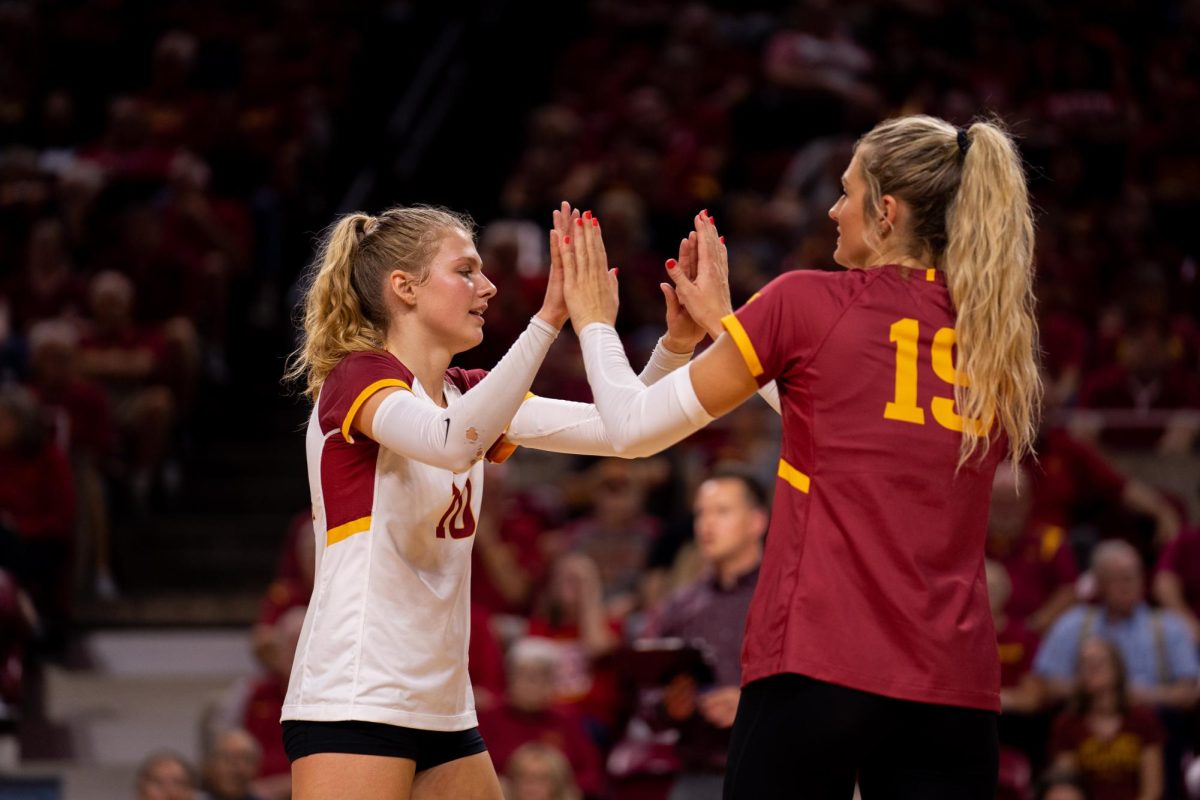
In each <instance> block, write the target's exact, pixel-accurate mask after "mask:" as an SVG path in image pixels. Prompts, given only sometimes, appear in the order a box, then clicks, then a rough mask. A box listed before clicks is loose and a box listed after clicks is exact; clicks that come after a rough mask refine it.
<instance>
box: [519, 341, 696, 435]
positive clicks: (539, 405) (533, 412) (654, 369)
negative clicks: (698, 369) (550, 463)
mask: <svg viewBox="0 0 1200 800" xmlns="http://www.w3.org/2000/svg"><path fill="white" fill-rule="evenodd" d="M691 357H692V354H691V353H690V352H689V353H675V352H672V351H670V350H668V349H667V348H665V347H663V343H662V339H659V340H658V344H656V345H655V346H654V352H653V353H651V354H650V360H649V361H647V362H646V366H645V367H644V368H643V369H642V372H641V374H640V375H638V380H639V381H641V382H642V383H643V384H645V385H646V386H650V385H652V384H654V383H657V382H658V381H660V380H662V378H664V377H666V376H667V375H670V374H671V373H672V372H674V371H675V370H677V369H679V368H680V367H682V366H685V365H686V364H687V363H688V361H689V360H691ZM504 438H506V439H507V440H508V441H510V442H512V443H513V444H517V445H520V446H521V447H532V448H534V449H535V450H548V451H550V452H552V453H572V454H574V455H581V456H617V455H620V456H625V457H626V458H636V457H638V456H641V455H651V454H652V453H653V452H654V451H647V452H645V453H641V452H638V451H636V450H634V451H625V452H618V451H617V450H616V449H615V448H614V447H613V443H612V441H611V440H610V439H609V437H608V432H607V431H606V430H605V429H604V420H602V419H601V418H600V412H598V411H596V406H594V405H592V404H591V403H573V402H571V401H569V400H552V399H549V398H545V397H531V398H529V399H528V400H526V401H525V402H524V403H522V404H521V408H520V410H519V411H517V415H516V416H515V417H513V421H512V425H511V426H510V427H509V429H508V431H507V432H506V433H505V434H504Z"/></svg>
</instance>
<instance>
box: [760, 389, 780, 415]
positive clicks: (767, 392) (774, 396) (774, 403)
mask: <svg viewBox="0 0 1200 800" xmlns="http://www.w3.org/2000/svg"><path fill="white" fill-rule="evenodd" d="M758 396H759V397H761V398H762V399H763V400H766V401H767V405H769V406H770V407H771V408H773V409H775V413H776V414H779V415H781V416H782V414H783V407H782V406H781V405H780V404H779V386H778V385H777V384H776V383H775V381H771V382H770V383H764V384H763V385H762V388H761V389H759V390H758Z"/></svg>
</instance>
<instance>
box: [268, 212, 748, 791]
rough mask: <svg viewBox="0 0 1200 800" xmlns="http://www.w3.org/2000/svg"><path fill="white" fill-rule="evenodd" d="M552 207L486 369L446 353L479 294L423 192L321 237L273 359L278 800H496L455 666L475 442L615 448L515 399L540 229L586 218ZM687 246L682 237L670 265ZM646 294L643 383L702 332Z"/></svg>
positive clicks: (566, 227) (453, 236)
mask: <svg viewBox="0 0 1200 800" xmlns="http://www.w3.org/2000/svg"><path fill="white" fill-rule="evenodd" d="M554 217H555V230H553V231H551V234H550V243H551V253H552V256H551V270H550V280H549V286H548V288H547V290H546V297H545V300H544V304H543V306H542V309H541V310H540V311H539V312H538V314H537V316H535V317H534V318H533V319H531V320H530V322H529V326H528V328H526V330H525V332H524V333H522V334H521V336H520V337H519V338H518V339H517V341H516V342H515V343H514V344H513V346H512V348H511V349H510V350H509V352H508V353H507V354H506V355H505V356H504V358H502V359H501V360H500V361H499V363H497V364H496V366H495V368H494V369H492V370H491V372H490V373H488V372H485V371H483V370H470V371H466V370H462V369H459V368H451V367H450V360H451V358H452V357H453V356H454V355H455V354H457V353H460V352H462V351H464V350H468V349H470V348H471V347H474V346H475V345H476V344H478V343H479V342H480V341H481V340H482V338H483V325H484V316H483V315H484V312H485V311H486V310H487V307H488V304H489V301H490V300H491V299H492V298H493V296H494V295H495V293H496V288H495V286H494V285H493V284H492V283H491V282H490V281H489V280H488V279H487V278H486V277H485V276H484V274H483V272H482V269H481V268H482V264H481V262H480V259H479V255H478V254H477V252H476V249H475V244H474V239H473V233H472V228H473V225H472V223H471V221H470V220H469V219H467V218H465V217H463V216H460V215H457V214H454V213H452V212H449V211H446V210H444V209H437V208H429V207H411V208H393V209H390V210H388V211H385V212H384V213H382V214H380V215H379V216H377V217H372V216H369V215H366V214H351V215H348V216H345V217H342V218H341V219H340V220H338V222H337V223H335V224H334V226H333V227H332V228H331V229H330V230H329V232H328V233H327V235H326V238H325V240H324V242H323V244H322V247H321V251H320V254H319V257H318V259H317V261H316V262H315V264H314V273H313V276H312V279H311V284H310V286H309V289H308V291H307V295H306V299H305V322H304V329H305V330H304V342H303V345H302V346H301V348H300V350H299V351H298V353H297V356H296V359H295V363H294V365H293V369H292V370H291V372H290V375H291V376H292V377H301V376H303V377H304V378H305V379H306V380H307V385H308V392H309V394H310V395H311V396H312V397H313V398H314V408H313V411H312V416H311V419H310V421H309V426H308V433H307V440H306V448H307V456H308V472H309V484H310V489H311V492H312V501H313V514H314V530H315V532H316V536H317V569H316V582H315V587H314V590H313V595H312V601H311V604H310V605H309V609H308V614H307V616H306V618H305V621H304V629H303V631H302V634H301V639H300V644H299V647H298V648H297V651H296V658H295V662H294V665H293V668H292V674H291V680H290V682H289V685H288V693H287V699H286V701H285V704H284V708H283V724H284V741H285V745H286V748H287V751H288V756H289V758H290V759H291V760H292V762H293V765H292V776H293V791H294V795H293V796H294V797H295V798H296V799H297V800H312V799H313V798H321V799H323V798H335V797H336V798H339V799H342V800H345V799H348V800H354V799H355V798H368V797H369V798H403V799H407V798H409V797H413V798H435V797H436V798H447V797H453V798H456V799H457V800H472V799H473V798H488V799H489V800H493V799H494V800H499V798H500V788H499V783H498V780H497V778H496V775H495V771H494V769H493V767H492V763H491V760H490V758H489V757H488V755H487V753H486V752H485V745H484V743H483V740H482V739H481V738H480V736H479V733H478V731H477V730H476V727H475V725H476V720H475V711H474V706H473V702H472V698H471V687H470V682H469V679H468V676H467V641H468V623H469V605H468V604H469V597H468V595H469V584H470V550H471V543H472V535H473V534H474V532H475V523H476V520H477V519H478V518H479V506H480V499H481V497H482V495H483V486H482V483H483V473H484V469H483V460H484V457H485V455H487V454H488V453H489V448H492V446H493V444H494V443H495V444H496V445H497V449H498V448H499V447H500V446H503V447H504V448H506V449H507V448H510V446H511V445H512V444H520V445H523V446H528V447H537V448H540V449H546V450H554V451H558V452H571V453H581V454H594V455H613V454H615V451H614V448H613V447H612V445H611V444H610V443H609V439H608V437H607V435H606V434H605V431H604V426H603V422H602V421H601V420H600V417H599V415H598V414H597V413H596V412H595V409H594V407H593V406H590V405H585V404H581V403H570V402H567V401H561V400H549V399H544V398H536V397H532V396H530V395H528V389H529V386H530V384H531V382H532V381H533V377H534V375H535V373H536V372H537V369H538V367H539V366H540V364H541V362H542V359H543V357H544V356H545V354H546V352H547V350H548V349H549V347H550V344H551V343H552V342H553V341H554V338H555V336H556V335H557V334H558V330H559V328H561V326H562V325H563V323H564V322H565V321H566V319H567V311H566V305H565V302H564V301H563V296H562V267H561V264H560V261H559V258H558V252H559V241H560V240H561V239H564V238H566V237H569V236H570V231H575V230H577V229H578V227H577V226H581V225H584V224H588V225H598V223H597V222H595V221H594V220H593V219H591V215H590V213H588V214H585V215H584V216H583V217H580V215H579V213H578V212H577V211H575V212H572V211H571V210H570V209H569V207H568V206H567V205H566V204H565V203H564V204H563V209H562V210H561V211H556V212H555V213H554ZM694 258H695V249H694V245H692V244H690V243H688V242H684V243H682V244H681V249H680V260H681V262H687V263H688V264H692V263H694ZM683 268H685V269H686V268H688V267H687V266H684V267H683ZM612 286H613V290H614V292H615V289H616V282H615V277H614V279H613V283H612ZM663 292H664V295H665V296H666V300H667V319H668V331H667V335H666V336H664V337H663V339H662V340H660V342H659V345H658V347H656V348H655V351H654V354H653V356H652V357H651V360H650V363H649V364H647V367H646V369H645V370H644V371H643V373H642V376H641V378H642V380H643V381H644V382H646V383H647V384H649V383H652V382H653V381H655V380H656V379H658V378H659V377H662V376H663V375H666V374H667V373H669V372H670V371H671V370H673V369H675V368H676V367H678V366H681V365H683V364H684V363H686V362H687V360H688V358H689V357H690V353H691V350H692V349H693V348H694V346H695V345H696V343H698V342H699V340H700V339H701V338H702V337H703V336H704V331H703V330H702V329H700V328H699V327H698V326H697V325H696V323H695V322H694V321H693V320H692V319H691V318H690V317H689V316H688V315H687V313H686V311H685V310H683V309H682V307H681V306H680V305H679V304H678V302H677V300H676V297H675V295H674V293H673V291H672V290H671V288H670V287H669V285H667V284H663ZM726 296H727V292H726ZM725 302H728V301H727V300H726V301H725ZM506 430H507V434H506V435H505V432H506ZM650 446H653V443H651V444H650ZM493 452H494V451H493ZM648 452H649V449H648V448H647V449H646V450H645V452H643V451H637V452H634V451H627V452H623V453H621V455H624V456H627V457H633V456H638V455H644V454H646V453H648Z"/></svg>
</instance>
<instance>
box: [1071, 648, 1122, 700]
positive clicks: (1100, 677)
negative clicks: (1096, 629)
mask: <svg viewBox="0 0 1200 800" xmlns="http://www.w3.org/2000/svg"><path fill="white" fill-rule="evenodd" d="M1115 657H1116V656H1115V655H1114V654H1113V649H1112V645H1110V644H1108V643H1107V642H1105V641H1104V640H1103V639H1089V640H1087V641H1086V642H1084V643H1083V645H1082V646H1081V647H1080V648H1079V683H1080V686H1082V688H1083V690H1084V691H1085V692H1087V693H1088V694H1089V695H1093V696H1094V695H1096V694H1099V693H1100V692H1106V691H1109V690H1111V689H1114V688H1116V685H1117V665H1116V664H1115V663H1114V658H1115Z"/></svg>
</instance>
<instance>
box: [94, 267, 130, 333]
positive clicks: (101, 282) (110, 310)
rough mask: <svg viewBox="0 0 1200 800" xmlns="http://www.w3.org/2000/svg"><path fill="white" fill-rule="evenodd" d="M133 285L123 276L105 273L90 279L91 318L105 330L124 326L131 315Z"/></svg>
mask: <svg viewBox="0 0 1200 800" xmlns="http://www.w3.org/2000/svg"><path fill="white" fill-rule="evenodd" d="M133 292H134V289H133V283H132V282H131V281H130V280H129V279H128V278H126V277H125V276H124V275H120V274H118V273H115V272H105V273H101V274H100V275H97V276H96V277H95V278H93V279H92V286H91V292H90V299H91V307H92V318H93V319H94V320H95V321H96V324H97V325H98V326H99V327H100V328H102V329H105V330H113V329H115V328H119V327H121V326H122V325H124V324H125V323H126V322H127V321H128V320H129V319H130V317H131V315H132V313H133Z"/></svg>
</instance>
